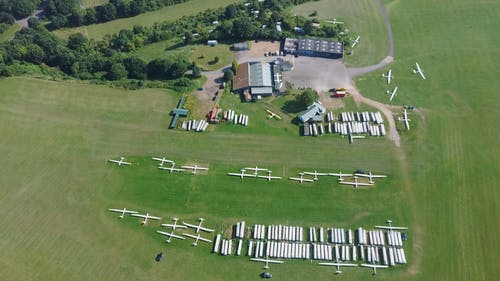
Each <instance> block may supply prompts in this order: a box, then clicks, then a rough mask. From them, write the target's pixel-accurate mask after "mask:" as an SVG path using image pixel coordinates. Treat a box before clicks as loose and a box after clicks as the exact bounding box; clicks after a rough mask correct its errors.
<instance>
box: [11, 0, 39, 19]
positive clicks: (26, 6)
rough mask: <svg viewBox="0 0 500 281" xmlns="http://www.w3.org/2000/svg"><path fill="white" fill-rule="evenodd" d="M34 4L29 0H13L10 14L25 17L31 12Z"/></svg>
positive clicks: (18, 17) (34, 6) (34, 7)
mask: <svg viewBox="0 0 500 281" xmlns="http://www.w3.org/2000/svg"><path fill="white" fill-rule="evenodd" d="M35 9H36V5H35V3H34V2H33V1H31V0H15V1H13V3H12V15H13V16H14V17H15V18H17V19H20V18H25V17H27V16H29V15H31V14H32V13H33V11H34V10H35Z"/></svg>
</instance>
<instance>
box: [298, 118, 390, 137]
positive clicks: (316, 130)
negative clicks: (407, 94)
mask: <svg viewBox="0 0 500 281" xmlns="http://www.w3.org/2000/svg"><path fill="white" fill-rule="evenodd" d="M325 132H326V133H329V134H331V133H338V134H340V135H349V134H370V135H371V136H375V137H378V136H385V135H386V130H385V126H384V124H383V123H382V124H378V125H370V124H369V123H368V122H357V121H354V122H347V123H343V122H335V123H333V126H332V123H327V124H326V125H324V126H323V124H321V123H320V124H314V123H304V136H318V135H323V134H325Z"/></svg>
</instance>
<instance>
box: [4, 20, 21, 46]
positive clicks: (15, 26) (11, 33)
mask: <svg viewBox="0 0 500 281" xmlns="http://www.w3.org/2000/svg"><path fill="white" fill-rule="evenodd" d="M19 29H21V27H20V26H19V24H17V23H14V24H13V25H11V26H10V28H9V29H7V30H6V31H5V32H3V33H1V34H0V43H2V42H7V41H8V40H9V39H10V38H12V36H14V33H16V32H17V31H18V30H19Z"/></svg>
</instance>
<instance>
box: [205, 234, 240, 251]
mask: <svg viewBox="0 0 500 281" xmlns="http://www.w3.org/2000/svg"><path fill="white" fill-rule="evenodd" d="M237 241H238V245H237V246H236V253H235V254H236V255H237V256H239V255H241V249H242V247H243V240H242V239H238V240H237ZM212 251H213V252H214V253H220V254H221V255H223V256H229V255H231V254H232V253H233V240H231V239H222V237H221V235H220V234H218V235H217V236H216V237H215V241H214V247H213V249H212Z"/></svg>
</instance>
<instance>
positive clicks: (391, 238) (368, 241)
mask: <svg viewBox="0 0 500 281" xmlns="http://www.w3.org/2000/svg"><path fill="white" fill-rule="evenodd" d="M386 235H387V243H388V244H389V245H391V246H397V247H402V246H403V239H402V236H401V232H399V231H394V230H389V231H387V233H386ZM357 238H358V244H360V245H380V246H382V245H385V242H386V241H385V235H384V232H383V231H382V230H364V229H362V228H361V227H360V228H358V231H357Z"/></svg>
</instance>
